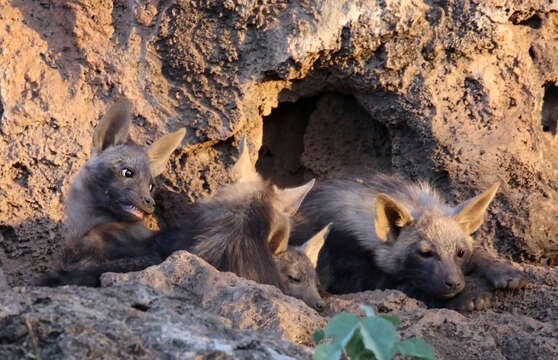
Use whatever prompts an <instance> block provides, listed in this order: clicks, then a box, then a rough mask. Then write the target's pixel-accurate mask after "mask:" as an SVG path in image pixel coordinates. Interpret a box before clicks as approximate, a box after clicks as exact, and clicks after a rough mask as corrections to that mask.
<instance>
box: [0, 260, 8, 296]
mask: <svg viewBox="0 0 558 360" xmlns="http://www.w3.org/2000/svg"><path fill="white" fill-rule="evenodd" d="M7 288H8V281H7V280H6V275H4V270H2V263H0V290H3V289H7Z"/></svg>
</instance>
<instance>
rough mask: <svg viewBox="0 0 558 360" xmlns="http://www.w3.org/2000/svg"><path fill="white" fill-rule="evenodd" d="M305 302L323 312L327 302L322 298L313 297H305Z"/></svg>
mask: <svg viewBox="0 0 558 360" xmlns="http://www.w3.org/2000/svg"><path fill="white" fill-rule="evenodd" d="M304 302H305V303H306V305H308V306H310V307H312V308H313V309H314V310H316V311H317V312H322V311H324V309H325V302H324V301H323V300H322V299H321V298H320V297H317V298H312V299H308V300H307V299H305V300H304Z"/></svg>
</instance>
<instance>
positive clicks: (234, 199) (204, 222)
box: [155, 138, 326, 309]
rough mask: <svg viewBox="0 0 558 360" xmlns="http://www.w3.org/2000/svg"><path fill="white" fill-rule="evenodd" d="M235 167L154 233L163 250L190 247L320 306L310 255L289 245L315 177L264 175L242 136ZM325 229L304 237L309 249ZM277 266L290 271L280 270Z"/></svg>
mask: <svg viewBox="0 0 558 360" xmlns="http://www.w3.org/2000/svg"><path fill="white" fill-rule="evenodd" d="M233 172H234V173H235V175H236V177H237V179H238V180H237V181H235V182H234V183H232V184H229V185H226V186H224V187H222V188H221V189H219V190H218V191H217V193H216V194H215V196H213V197H211V198H208V199H202V200H200V201H198V202H197V203H195V204H193V205H191V206H189V207H188V208H187V209H186V210H185V213H184V214H183V215H184V216H183V218H184V219H185V220H184V222H183V223H182V224H181V226H180V228H178V229H173V230H167V231H163V232H161V233H159V234H157V235H156V236H155V239H156V242H157V244H158V246H159V249H160V254H161V256H162V257H167V256H168V255H170V254H171V253H172V252H174V251H175V250H188V251H189V252H191V253H193V254H196V255H198V256H200V257H201V258H203V259H204V260H206V261H207V262H208V263H210V264H211V265H213V266H214V267H215V268H217V269H218V270H220V271H229V272H234V273H235V274H237V275H239V276H241V277H244V278H246V279H249V280H254V281H256V282H259V283H263V284H270V285H275V286H277V287H279V288H280V289H281V290H282V291H283V292H284V293H286V294H288V295H293V296H296V297H298V298H301V299H303V300H304V301H306V302H307V304H308V305H310V306H313V307H315V308H316V309H321V308H322V307H323V302H322V301H321V298H320V297H319V294H318V290H317V283H316V281H317V276H316V275H315V270H314V267H313V266H312V264H311V261H310V260H309V259H308V257H306V256H299V255H302V253H301V252H300V250H298V249H294V248H288V241H289V234H290V230H291V217H292V216H293V215H294V214H295V212H296V211H297V209H298V207H299V206H300V204H301V203H302V200H303V199H304V197H305V196H306V194H307V193H308V191H310V189H311V188H312V186H313V185H314V180H312V181H310V182H308V183H307V184H305V185H302V186H299V187H295V188H287V189H280V188H278V187H276V186H275V185H273V184H271V183H269V182H267V181H264V180H263V179H262V178H261V176H260V175H259V174H258V173H257V172H256V170H255V168H254V166H253V165H252V163H251V161H250V155H249V151H248V147H247V144H246V139H245V138H243V139H242V141H241V145H240V157H239V159H238V161H237V162H236V164H235V165H234V168H233ZM316 232H317V231H316ZM325 235H326V234H325V232H322V233H320V234H318V235H316V236H315V237H313V238H312V239H311V240H310V241H309V242H308V245H310V244H313V245H312V246H311V247H312V249H313V250H311V251H315V250H316V246H317V245H315V244H316V243H320V240H319V239H320V238H322V241H321V243H322V244H323V237H324V236H325ZM307 239H308V238H307ZM305 240H306V239H305ZM309 251H310V250H309ZM275 259H279V260H278V263H279V264H281V265H278V264H277V263H276V261H275ZM293 260H294V261H293ZM294 262H296V265H295V264H292V263H294ZM289 263H291V264H289ZM280 269H281V270H283V271H285V272H288V274H286V275H284V276H283V274H282V273H281V272H280ZM289 276H290V277H289ZM295 284H296V285H295ZM302 287H304V289H303V288H302Z"/></svg>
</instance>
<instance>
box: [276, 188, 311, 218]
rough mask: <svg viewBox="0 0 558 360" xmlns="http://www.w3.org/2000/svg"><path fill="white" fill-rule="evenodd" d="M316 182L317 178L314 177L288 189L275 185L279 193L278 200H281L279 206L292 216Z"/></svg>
mask: <svg viewBox="0 0 558 360" xmlns="http://www.w3.org/2000/svg"><path fill="white" fill-rule="evenodd" d="M315 182H316V179H312V180H310V181H308V182H307V183H306V184H304V185H301V186H297V187H294V188H287V189H279V188H278V187H277V186H275V185H273V189H274V191H275V193H276V194H277V201H278V202H279V204H278V208H279V209H280V210H282V211H283V212H285V213H287V214H289V215H290V216H293V215H294V214H295V213H296V212H297V210H298V208H299V207H300V204H302V201H303V200H304V198H305V197H306V195H308V192H309V191H310V190H311V189H312V186H314V183H315Z"/></svg>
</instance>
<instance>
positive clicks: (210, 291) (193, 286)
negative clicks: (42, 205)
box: [101, 251, 326, 345]
mask: <svg viewBox="0 0 558 360" xmlns="http://www.w3.org/2000/svg"><path fill="white" fill-rule="evenodd" d="M101 283H102V286H114V285H116V284H137V283H140V284H147V285H149V286H151V287H153V288H154V289H155V290H157V291H159V292H160V293H162V294H165V295H166V296H169V297H171V298H190V299H192V300H191V301H192V303H194V304H196V305H197V306H199V307H200V308H201V309H203V310H204V311H208V312H210V313H213V314H217V315H219V316H222V317H224V318H227V319H229V320H230V324H231V326H232V327H234V328H237V329H242V330H259V331H261V332H262V333H265V334H268V335H272V336H276V337H277V336H278V337H280V338H281V339H283V340H290V341H293V342H296V343H299V344H305V345H312V344H313V342H312V334H313V333H314V331H316V330H318V329H320V328H323V327H324V326H325V324H326V321H325V320H324V319H323V318H322V317H321V316H319V315H318V313H317V312H315V311H314V310H312V309H310V308H309V307H308V306H306V305H305V304H304V303H303V302H302V301H301V300H298V299H295V298H292V297H290V296H286V295H284V294H283V293H282V292H281V291H280V290H279V289H278V288H276V287H274V286H270V285H261V284H257V283H255V282H253V281H250V280H245V279H242V278H239V277H238V276H236V275H234V274H233V273H221V272H219V271H217V270H216V269H215V268H213V267H212V266H211V265H209V264H207V263H206V262H205V261H204V260H202V259H200V258H199V257H197V256H195V255H192V254H190V253H188V252H186V251H178V252H176V253H174V254H173V255H171V256H169V258H168V259H167V260H166V261H164V262H163V263H162V264H160V265H158V266H152V267H149V268H147V269H146V270H144V271H140V272H134V273H127V274H115V273H107V274H104V275H103V276H102V277H101Z"/></svg>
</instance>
